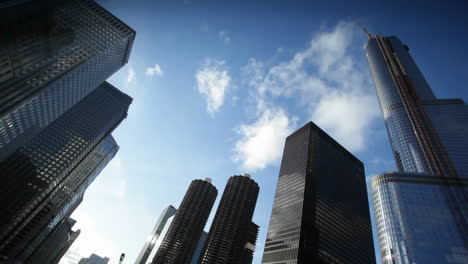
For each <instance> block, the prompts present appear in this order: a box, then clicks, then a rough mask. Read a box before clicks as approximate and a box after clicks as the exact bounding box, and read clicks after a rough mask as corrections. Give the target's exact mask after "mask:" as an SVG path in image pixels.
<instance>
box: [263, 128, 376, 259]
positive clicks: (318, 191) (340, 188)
mask: <svg viewBox="0 0 468 264" xmlns="http://www.w3.org/2000/svg"><path fill="white" fill-rule="evenodd" d="M262 263H271V264H273V263H295V264H296V263H297V264H309V263H350V264H351V263H356V264H362V263H375V256H374V246H373V241H372V231H371V224H370V216H369V206H368V201H367V191H366V182H365V176H364V166H363V164H362V162H361V161H359V160H358V159H357V158H356V157H354V156H353V155H352V154H351V153H350V152H348V151H347V150H346V149H344V148H343V147H342V146H341V145H340V144H338V143H337V142H336V141H335V140H333V139H332V138H331V137H330V136H328V135H327V134H326V133H325V132H324V131H322V130H321V129H320V128H319V127H317V126H316V125H315V124H313V123H312V122H309V123H308V124H306V125H305V126H303V127H302V128H300V129H299V130H297V131H296V132H294V133H293V134H292V135H290V136H289V137H287V138H286V144H285V147H284V153H283V160H282V162H281V169H280V174H279V179H278V184H277V187H276V194H275V200H274V204H273V211H272V215H271V218H270V225H269V228H268V235H267V240H266V244H265V251H264V254H263V259H262Z"/></svg>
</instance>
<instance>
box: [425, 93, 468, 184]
mask: <svg viewBox="0 0 468 264" xmlns="http://www.w3.org/2000/svg"><path fill="white" fill-rule="evenodd" d="M424 108H425V109H426V111H427V113H428V114H429V117H430V118H431V121H432V124H433V126H434V128H435V130H436V131H437V134H438V135H439V137H440V140H441V141H442V143H443V144H444V146H445V149H446V150H447V153H448V156H449V157H450V160H451V161H452V163H453V165H454V167H455V169H456V170H457V175H458V177H461V178H466V179H468V151H467V150H468V105H466V104H465V102H464V101H463V100H461V99H445V100H444V99H439V100H433V101H424Z"/></svg>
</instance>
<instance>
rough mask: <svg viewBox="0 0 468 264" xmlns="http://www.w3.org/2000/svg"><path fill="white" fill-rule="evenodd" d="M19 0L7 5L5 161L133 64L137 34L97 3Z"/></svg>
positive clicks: (0, 82) (1, 126) (0, 89)
mask: <svg viewBox="0 0 468 264" xmlns="http://www.w3.org/2000/svg"><path fill="white" fill-rule="evenodd" d="M10 2H15V1H10ZM16 3H17V4H13V5H12V6H10V5H9V4H8V3H7V4H6V5H2V6H0V22H1V26H0V35H1V36H2V37H1V38H0V161H1V160H2V159H5V158H6V157H7V156H8V155H9V154H11V153H13V152H15V151H16V150H17V149H19V148H20V147H21V146H22V145H24V144H25V143H26V142H27V141H28V140H29V139H31V138H33V137H34V136H35V135H36V134H38V133H39V132H40V131H41V130H43V129H44V128H46V127H47V126H48V125H49V124H50V123H51V122H53V121H54V120H55V119H57V118H58V117H59V116H60V115H62V114H63V113H65V112H66V111H67V110H68V109H70V108H71V107H72V106H73V105H75V104H76V103H78V102H79V101H80V100H81V99H83V98H84V97H85V96H86V95H88V94H89V93H90V92H91V91H93V90H94V89H95V88H96V87H98V86H99V85H100V84H101V83H102V82H104V81H105V80H106V79H107V78H109V77H110V76H111V75H112V74H113V73H114V72H116V71H117V70H118V69H120V68H121V67H122V66H123V65H124V64H126V63H127V61H128V58H129V55H130V51H131V48H132V44H133V40H134V38H135V31H134V30H133V29H131V28H130V27H128V26H127V25H125V24H124V23H123V22H122V21H120V20H119V19H117V18H116V17H114V16H113V15H112V14H110V13H109V12H107V11H106V10H105V9H103V8H102V7H100V6H99V5H98V4H96V3H95V2H94V1H92V0H64V1H51V0H43V1H16Z"/></svg>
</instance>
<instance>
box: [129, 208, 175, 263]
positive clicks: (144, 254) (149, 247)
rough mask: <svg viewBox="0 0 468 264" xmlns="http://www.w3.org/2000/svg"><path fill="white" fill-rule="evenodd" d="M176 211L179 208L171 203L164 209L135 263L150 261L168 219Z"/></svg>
mask: <svg viewBox="0 0 468 264" xmlns="http://www.w3.org/2000/svg"><path fill="white" fill-rule="evenodd" d="M176 212H177V209H175V208H174V206H172V205H169V206H168V207H167V208H166V209H164V210H163V212H162V214H161V216H160V217H159V219H158V221H157V222H156V225H155V226H154V228H153V231H151V234H150V235H149V236H148V238H147V239H146V242H145V245H144V246H143V248H142V249H141V251H140V254H139V255H138V257H137V259H136V261H135V264H147V263H148V259H149V256H150V254H151V252H152V251H153V249H154V247H155V245H156V242H157V241H158V239H159V237H160V236H161V233H162V231H163V229H164V228H165V227H166V225H168V221H167V220H168V219H169V218H171V217H172V216H174V215H175V213H176ZM169 224H170V223H169ZM158 247H159V245H158Z"/></svg>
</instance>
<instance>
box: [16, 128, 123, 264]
mask: <svg viewBox="0 0 468 264" xmlns="http://www.w3.org/2000/svg"><path fill="white" fill-rule="evenodd" d="M118 149H119V146H118V145H117V142H116V141H115V140H114V138H113V137H112V135H108V136H107V137H105V138H104V139H103V140H102V141H101V142H100V143H99V144H98V145H97V146H96V147H95V148H94V149H93V151H92V152H91V153H89V154H88V155H87V156H86V158H84V159H83V161H82V162H80V164H79V165H78V166H76V168H75V169H73V171H72V172H71V173H70V175H69V176H67V179H66V180H65V182H64V184H63V186H62V188H61V189H60V190H59V191H58V192H57V194H56V195H55V196H54V197H53V198H52V199H51V200H50V201H49V202H48V203H47V205H46V206H45V207H44V208H43V209H41V211H39V213H38V214H37V215H36V216H35V217H34V218H33V219H32V220H31V222H32V223H33V224H31V225H32V226H33V227H32V228H31V234H33V233H35V232H34V231H32V230H38V233H37V235H35V236H34V237H33V238H32V239H31V240H30V242H28V243H27V245H26V246H24V247H23V249H22V250H21V252H20V253H19V254H18V255H17V256H15V259H16V260H17V261H24V260H26V259H29V256H30V255H31V254H32V253H33V252H34V251H36V250H37V247H38V245H40V244H41V243H43V241H44V239H46V237H48V236H49V234H50V233H51V232H52V231H53V230H54V228H55V227H56V225H57V224H58V223H59V222H61V221H62V220H63V219H65V218H67V217H69V216H70V215H71V214H72V213H73V211H74V210H75V209H76V208H77V207H78V205H79V204H80V203H81V201H82V200H83V195H84V192H85V191H86V189H87V188H88V187H89V185H90V184H91V183H92V182H93V181H94V179H95V178H96V177H97V175H98V174H99V173H100V172H101V171H102V169H103V168H104V167H105V166H106V165H107V164H108V163H109V161H110V160H111V159H112V158H113V157H114V156H115V154H116V153H117V151H118ZM39 223H41V224H39ZM26 227H27V226H26ZM39 230H40V231H39ZM25 242H26V241H25Z"/></svg>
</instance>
